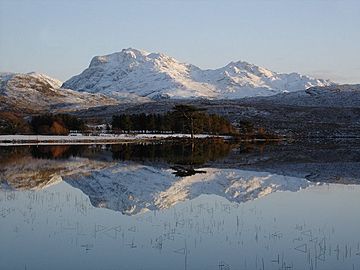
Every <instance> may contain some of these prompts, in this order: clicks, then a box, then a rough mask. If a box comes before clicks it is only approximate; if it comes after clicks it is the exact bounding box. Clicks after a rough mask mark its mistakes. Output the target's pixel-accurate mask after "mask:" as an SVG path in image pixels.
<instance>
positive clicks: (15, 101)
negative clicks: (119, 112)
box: [0, 73, 117, 112]
mask: <svg viewBox="0 0 360 270" xmlns="http://www.w3.org/2000/svg"><path fill="white" fill-rule="evenodd" d="M60 86H61V82H60V81H58V80H55V79H53V78H50V77H48V76H46V75H44V74H38V73H28V74H16V73H0V109H4V110H19V111H23V112H43V111H49V110H52V111H58V112H63V111H74V110H78V109H86V108H90V107H96V106H101V105H113V104H117V101H116V100H115V99H113V98H109V97H106V96H104V95H101V94H90V93H79V92H77V91H73V90H69V89H62V88H60Z"/></svg>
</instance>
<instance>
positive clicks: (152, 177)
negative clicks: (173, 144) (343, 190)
mask: <svg viewBox="0 0 360 270" xmlns="http://www.w3.org/2000/svg"><path fill="white" fill-rule="evenodd" d="M201 170H203V171H206V173H204V174H196V175H193V176H186V177H180V178H179V177H176V176H175V175H174V174H172V172H173V171H172V170H170V169H161V168H156V167H150V166H145V165H140V164H135V163H129V164H118V165H116V166H114V167H111V168H107V169H104V170H98V171H95V172H92V173H91V174H86V175H78V176H76V178H74V177H72V176H68V177H64V180H65V181H66V182H67V183H68V184H70V185H71V186H73V187H75V188H78V189H80V190H81V191H82V192H83V193H84V194H86V195H87V196H89V198H90V201H91V203H92V204H93V205H94V206H95V207H103V208H108V209H112V210H115V211H121V212H122V213H124V214H127V215H134V214H137V213H141V212H144V211H148V210H158V209H166V208H169V207H171V206H173V205H175V204H176V203H178V202H181V201H185V200H191V199H194V198H196V197H198V196H200V195H202V194H214V195H218V196H221V197H224V198H226V199H228V200H229V201H232V202H238V203H240V202H246V201H248V200H254V199H256V198H260V197H263V196H266V195H268V194H270V193H273V192H276V191H298V190H300V189H304V188H307V187H309V186H311V185H313V184H312V183H311V182H309V181H307V180H306V179H303V178H296V177H287V176H283V175H277V174H271V173H266V172H253V171H244V170H237V169H216V168H202V169H201Z"/></svg>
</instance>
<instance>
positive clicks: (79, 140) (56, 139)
mask: <svg viewBox="0 0 360 270" xmlns="http://www.w3.org/2000/svg"><path fill="white" fill-rule="evenodd" d="M190 137H191V135H190V134H119V135H113V134H102V135H100V136H83V135H77V136H52V135H0V146H6V145H24V144H26V145H32V144H43V145H44V144H46V145H48V144H57V145H58V144H93V143H104V142H106V143H119V142H135V141H142V140H146V141H149V140H161V139H173V138H174V139H179V138H190ZM210 137H211V138H223V139H228V138H229V136H214V135H208V134H198V135H195V138H197V139H204V138H210Z"/></svg>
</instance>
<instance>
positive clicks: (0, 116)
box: [0, 112, 31, 134]
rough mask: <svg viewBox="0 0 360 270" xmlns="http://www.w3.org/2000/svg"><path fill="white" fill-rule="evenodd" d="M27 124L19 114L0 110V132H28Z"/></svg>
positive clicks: (29, 129)
mask: <svg viewBox="0 0 360 270" xmlns="http://www.w3.org/2000/svg"><path fill="white" fill-rule="evenodd" d="M29 133H31V128H30V126H29V124H28V123H27V122H26V121H25V120H24V119H23V118H22V117H21V116H19V115H17V114H14V113H11V112H0V134H29Z"/></svg>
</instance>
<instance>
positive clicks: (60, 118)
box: [30, 114, 86, 135]
mask: <svg viewBox="0 0 360 270" xmlns="http://www.w3.org/2000/svg"><path fill="white" fill-rule="evenodd" d="M30 126H31V128H32V130H33V132H34V133H35V134H42V135H67V134H69V131H70V130H84V129H86V125H85V122H84V121H83V120H81V119H78V118H77V117H75V116H72V115H69V114H44V115H39V116H34V117H33V118H32V120H31V121H30Z"/></svg>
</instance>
